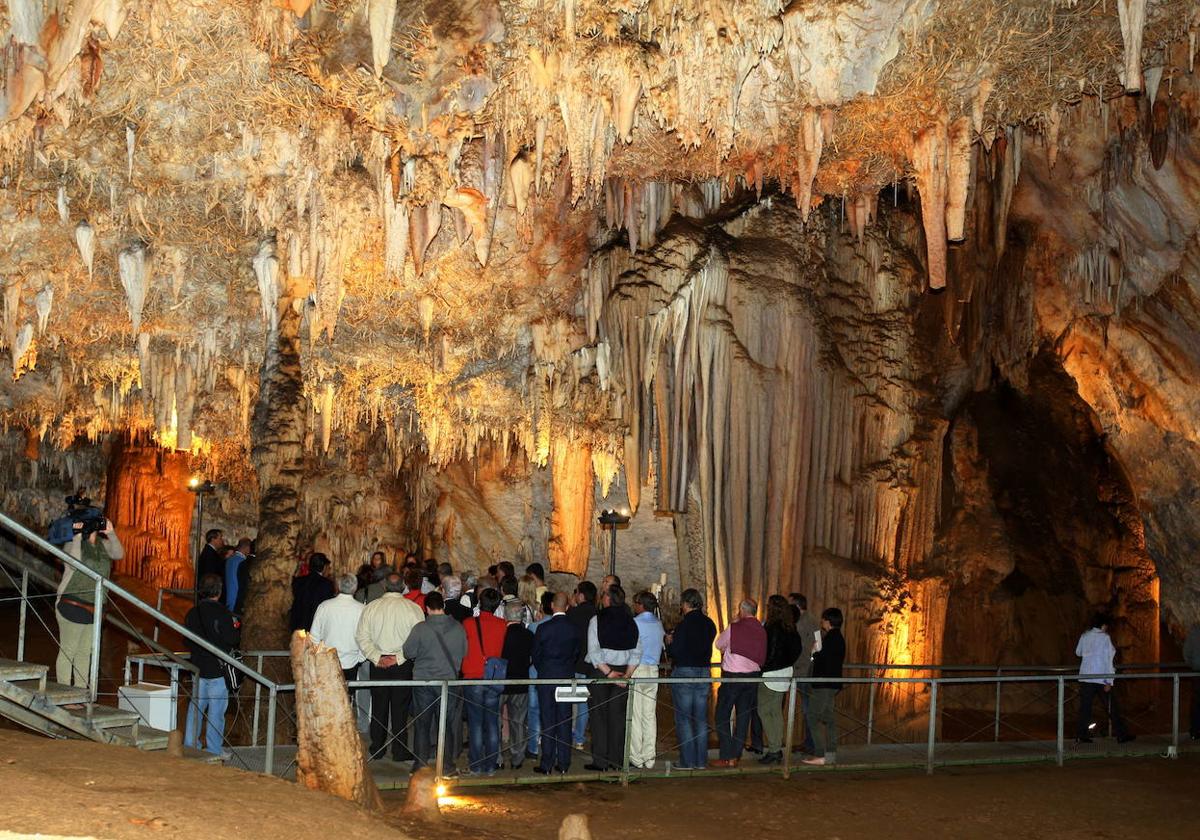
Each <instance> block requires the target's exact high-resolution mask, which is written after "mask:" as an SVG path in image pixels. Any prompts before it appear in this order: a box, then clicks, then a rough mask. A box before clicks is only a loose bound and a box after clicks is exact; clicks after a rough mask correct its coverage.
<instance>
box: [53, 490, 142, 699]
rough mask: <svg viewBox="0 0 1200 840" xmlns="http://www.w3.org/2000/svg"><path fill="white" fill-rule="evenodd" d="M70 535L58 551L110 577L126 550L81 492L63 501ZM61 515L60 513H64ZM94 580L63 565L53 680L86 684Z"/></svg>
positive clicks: (92, 616) (99, 513) (93, 602)
mask: <svg viewBox="0 0 1200 840" xmlns="http://www.w3.org/2000/svg"><path fill="white" fill-rule="evenodd" d="M66 502H67V509H68V514H67V515H68V516H69V517H70V519H71V530H72V534H73V536H72V537H71V539H70V540H69V541H68V542H66V543H65V544H64V545H63V550H64V551H66V552H67V554H69V555H71V557H73V558H74V559H75V560H77V561H79V562H80V563H82V564H83V565H84V566H86V567H87V568H89V569H91V570H92V571H93V572H95V573H96V574H98V575H100V576H101V577H105V578H107V577H111V575H112V564H113V561H114V560H120V559H122V558H124V557H125V549H124V548H123V547H122V546H121V541H120V540H119V539H117V534H116V532H115V531H114V530H113V528H112V523H111V522H109V521H108V520H107V519H106V518H105V517H104V511H103V510H101V509H100V508H98V507H93V506H92V503H91V500H90V499H87V498H85V497H84V496H82V495H81V494H76V495H74V496H69V497H68V498H67V500H66ZM64 518H65V517H64ZM95 599H96V582H95V580H93V579H92V578H91V577H89V576H88V575H85V574H83V573H82V572H76V570H75V568H74V567H72V566H69V565H68V566H64V568H63V576H62V581H61V582H60V583H59V585H58V598H57V600H56V601H55V605H54V606H55V610H54V612H55V617H56V618H57V619H58V658H57V660H56V661H55V668H54V670H55V679H57V680H58V682H60V683H62V684H63V685H77V686H84V687H88V679H89V676H90V674H91V669H92V630H93V628H92V624H93V622H94V621H95V620H96V604H95Z"/></svg>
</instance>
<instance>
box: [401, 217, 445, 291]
mask: <svg viewBox="0 0 1200 840" xmlns="http://www.w3.org/2000/svg"><path fill="white" fill-rule="evenodd" d="M441 227H442V205H441V204H439V203H437V202H434V203H431V204H423V205H419V206H417V207H414V208H413V209H412V215H411V216H410V218H409V222H408V235H409V239H410V248H409V253H411V254H412V258H413V267H414V268H415V269H416V271H417V276H418V277H419V276H421V274H423V273H424V271H425V251H426V250H427V249H428V248H429V243H431V242H433V240H434V238H435V237H436V236H437V234H438V231H439V230H440V229H441Z"/></svg>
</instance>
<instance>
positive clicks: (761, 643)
mask: <svg viewBox="0 0 1200 840" xmlns="http://www.w3.org/2000/svg"><path fill="white" fill-rule="evenodd" d="M757 615H758V604H757V603H755V602H754V601H753V600H751V599H750V598H747V599H746V600H744V601H742V603H741V604H739V605H738V620H737V621H735V622H733V624H730V625H729V626H728V627H726V628H725V629H724V630H722V631H721V635H719V636H717V650H719V651H721V676H722V677H736V678H739V679H746V678H750V677H761V676H762V664H763V662H764V661H765V660H766V658H767V631H766V628H764V627H763V626H762V624H761V623H760V622H759V620H758V618H757ZM757 696H758V685H757V684H755V683H726V682H722V683H721V687H720V688H719V689H717V739H718V741H719V742H720V745H721V757H720V758H719V759H718V760H716V761H714V762H712V766H713V767H737V765H738V761H739V760H740V759H741V757H742V749H743V747H744V745H745V743H746V730H747V729H749V728H750V717H751V715H753V714H754V700H755V698H756V697H757Z"/></svg>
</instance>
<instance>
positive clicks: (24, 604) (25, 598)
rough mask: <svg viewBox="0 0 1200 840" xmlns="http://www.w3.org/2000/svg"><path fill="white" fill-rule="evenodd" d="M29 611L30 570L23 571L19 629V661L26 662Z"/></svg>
mask: <svg viewBox="0 0 1200 840" xmlns="http://www.w3.org/2000/svg"><path fill="white" fill-rule="evenodd" d="M28 610H29V570H28V569H22V570H21V618H20V622H21V623H20V626H19V627H18V628H17V661H18V662H24V661H25V616H26V614H27V613H28Z"/></svg>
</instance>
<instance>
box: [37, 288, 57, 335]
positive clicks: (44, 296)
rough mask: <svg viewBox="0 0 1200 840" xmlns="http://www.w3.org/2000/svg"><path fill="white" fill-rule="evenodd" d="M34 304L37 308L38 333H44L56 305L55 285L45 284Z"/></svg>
mask: <svg viewBox="0 0 1200 840" xmlns="http://www.w3.org/2000/svg"><path fill="white" fill-rule="evenodd" d="M33 305H34V308H35V309H36V310H37V317H38V321H37V324H38V328H37V331H38V335H42V334H43V333H45V332H46V325H47V324H48V323H49V322H50V309H51V307H53V306H54V287H53V286H49V285H47V286H44V287H43V288H42V290H41V291H40V292H38V293H37V297H36V298H34V301H33Z"/></svg>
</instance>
